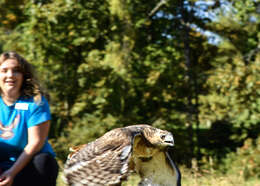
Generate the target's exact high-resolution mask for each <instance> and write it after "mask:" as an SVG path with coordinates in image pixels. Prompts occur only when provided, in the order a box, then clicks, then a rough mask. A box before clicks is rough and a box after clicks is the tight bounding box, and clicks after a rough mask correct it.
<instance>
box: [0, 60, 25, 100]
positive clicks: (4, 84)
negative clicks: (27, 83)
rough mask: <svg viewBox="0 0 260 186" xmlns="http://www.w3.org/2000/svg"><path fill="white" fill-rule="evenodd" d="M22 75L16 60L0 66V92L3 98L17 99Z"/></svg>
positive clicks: (6, 61)
mask: <svg viewBox="0 0 260 186" xmlns="http://www.w3.org/2000/svg"><path fill="white" fill-rule="evenodd" d="M22 84H23V74H22V72H21V71H20V66H19V63H18V61H17V60H16V59H7V60H5V61H4V62H3V63H2V64H0V90H1V95H2V96H3V97H9V98H13V99H17V98H18V97H19V96H20V93H21V87H22Z"/></svg>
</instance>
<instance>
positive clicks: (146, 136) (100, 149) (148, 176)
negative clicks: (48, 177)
mask: <svg viewBox="0 0 260 186" xmlns="http://www.w3.org/2000/svg"><path fill="white" fill-rule="evenodd" d="M173 145H174V139H173V136H172V134H171V133H170V132H168V131H164V130H160V129H158V128H154V127H151V126H149V125H132V126H128V127H124V128H117V129H113V130H111V131H109V132H107V133H106V134H104V135H103V136H102V137H100V138H98V139H96V140H95V141H93V142H90V143H88V144H85V145H81V146H79V147H76V148H74V152H73V153H71V154H70V155H69V156H68V159H67V161H66V163H65V166H64V178H65V182H66V183H67V184H68V185H70V186H85V185H88V186H104V185H109V186H111V185H121V183H122V181H123V180H127V178H128V177H129V176H130V175H131V174H133V173H136V174H138V175H139V176H140V178H141V181H140V183H139V185H147V186H148V185H149V186H180V185H181V183H180V182H181V175H180V172H179V169H178V168H177V166H176V165H175V163H174V161H173V159H172V157H171V155H170V154H169V152H168V147H170V146H173Z"/></svg>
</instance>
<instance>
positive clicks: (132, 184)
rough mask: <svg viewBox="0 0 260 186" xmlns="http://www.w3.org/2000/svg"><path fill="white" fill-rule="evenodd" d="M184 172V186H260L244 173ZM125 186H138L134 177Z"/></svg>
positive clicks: (182, 170) (60, 184)
mask: <svg viewBox="0 0 260 186" xmlns="http://www.w3.org/2000/svg"><path fill="white" fill-rule="evenodd" d="M181 172H182V186H260V180H258V179H256V178H255V179H253V178H252V179H249V180H244V178H243V175H242V173H237V174H232V175H221V174H218V173H215V172H214V171H212V172H211V171H209V172H205V171H204V172H205V173H199V172H195V171H193V170H188V169H187V168H181ZM61 175H62V173H60V174H59V177H58V180H57V186H66V185H65V184H64V183H63V181H62V179H61ZM122 185H123V186H137V184H136V181H135V180H133V177H132V178H131V180H130V181H129V182H128V183H124V184H122Z"/></svg>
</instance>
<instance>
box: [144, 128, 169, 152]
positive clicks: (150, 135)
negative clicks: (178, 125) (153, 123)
mask: <svg viewBox="0 0 260 186" xmlns="http://www.w3.org/2000/svg"><path fill="white" fill-rule="evenodd" d="M143 135H144V137H145V138H146V139H147V140H148V141H149V142H150V143H151V144H152V145H155V146H159V147H167V146H174V139H173V136H172V134H171V133H170V132H168V131H165V130H161V129H158V128H154V127H150V126H149V127H144V129H143Z"/></svg>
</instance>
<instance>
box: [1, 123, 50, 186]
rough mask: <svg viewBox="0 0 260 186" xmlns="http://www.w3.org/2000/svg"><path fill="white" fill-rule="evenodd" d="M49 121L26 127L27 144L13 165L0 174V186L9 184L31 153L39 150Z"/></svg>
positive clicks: (26, 162) (46, 134)
mask: <svg viewBox="0 0 260 186" xmlns="http://www.w3.org/2000/svg"><path fill="white" fill-rule="evenodd" d="M49 128H50V121H46V122H43V123H41V124H39V125H36V126H33V127H30V128H28V144H27V145H26V146H25V148H24V150H23V152H22V154H21V155H20V156H19V158H18V159H17V161H16V162H15V163H14V165H13V166H12V167H11V168H10V169H8V170H7V171H5V172H4V173H3V174H2V175H1V176H0V186H4V185H5V186H11V185H12V182H13V180H14V177H15V176H16V175H17V174H18V173H19V172H20V171H21V170H22V169H23V168H24V167H25V166H26V165H27V164H28V163H29V162H30V160H31V159H32V157H33V155H34V154H36V153H37V152H39V151H40V150H41V148H42V147H43V145H44V143H45V140H46V138H47V136H48V132H49Z"/></svg>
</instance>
